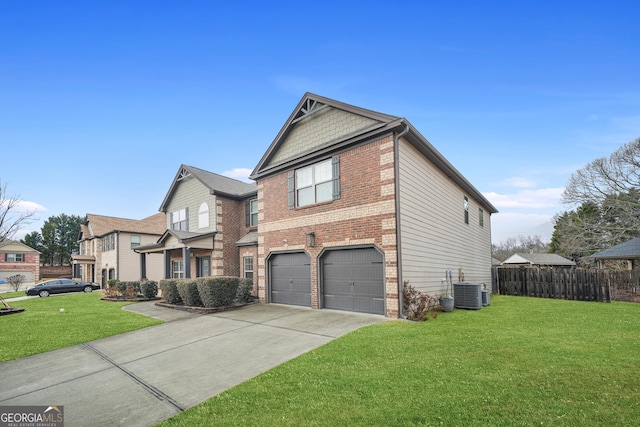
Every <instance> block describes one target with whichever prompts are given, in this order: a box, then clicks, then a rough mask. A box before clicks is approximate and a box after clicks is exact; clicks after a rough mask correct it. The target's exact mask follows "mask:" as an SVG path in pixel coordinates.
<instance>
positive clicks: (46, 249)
mask: <svg viewBox="0 0 640 427" xmlns="http://www.w3.org/2000/svg"><path fill="white" fill-rule="evenodd" d="M84 222H85V217H81V216H78V215H67V214H60V215H57V216H50V217H49V218H48V219H47V220H46V221H45V223H44V225H43V226H42V229H41V231H42V233H39V232H37V231H33V232H31V233H29V234H27V235H26V236H24V239H21V240H20V242H21V243H24V244H25V245H27V246H30V247H32V248H34V249H36V250H38V251H40V253H41V254H40V263H41V264H42V265H68V264H70V262H71V255H72V254H74V253H77V248H78V237H79V235H80V226H81V225H82V224H84Z"/></svg>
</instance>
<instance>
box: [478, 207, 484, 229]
mask: <svg viewBox="0 0 640 427" xmlns="http://www.w3.org/2000/svg"><path fill="white" fill-rule="evenodd" d="M478 224H479V225H480V227H484V211H483V210H482V208H479V209H478Z"/></svg>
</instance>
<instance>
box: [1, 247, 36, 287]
mask: <svg viewBox="0 0 640 427" xmlns="http://www.w3.org/2000/svg"><path fill="white" fill-rule="evenodd" d="M10 245H11V244H10ZM20 245H21V246H23V245H22V244H20ZM25 248H27V247H26V246H25ZM7 253H21V254H23V256H24V261H19V262H7V261H6V260H5V259H6V254H7ZM0 272H1V273H2V274H1V277H0V278H6V277H9V276H13V275H16V274H23V275H24V273H26V272H31V273H33V280H34V282H37V281H38V280H40V253H39V252H26V251H25V250H24V249H22V248H17V249H10V248H9V245H7V249H6V251H4V250H3V251H0Z"/></svg>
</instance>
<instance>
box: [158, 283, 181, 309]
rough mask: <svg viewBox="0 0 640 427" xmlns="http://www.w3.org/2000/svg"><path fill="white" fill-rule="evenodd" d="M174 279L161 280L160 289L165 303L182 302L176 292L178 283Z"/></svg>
mask: <svg viewBox="0 0 640 427" xmlns="http://www.w3.org/2000/svg"><path fill="white" fill-rule="evenodd" d="M177 283H178V282H177V281H175V280H161V281H160V289H161V290H162V296H163V297H164V300H165V301H166V302H167V304H182V298H181V297H180V293H179V292H178V285H177Z"/></svg>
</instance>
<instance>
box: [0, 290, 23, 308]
mask: <svg viewBox="0 0 640 427" xmlns="http://www.w3.org/2000/svg"><path fill="white" fill-rule="evenodd" d="M0 296H2V298H4V299H9V298H17V297H23V296H25V293H24V291H18V292H3V293H0ZM0 305H2V304H0ZM9 305H11V303H9Z"/></svg>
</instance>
